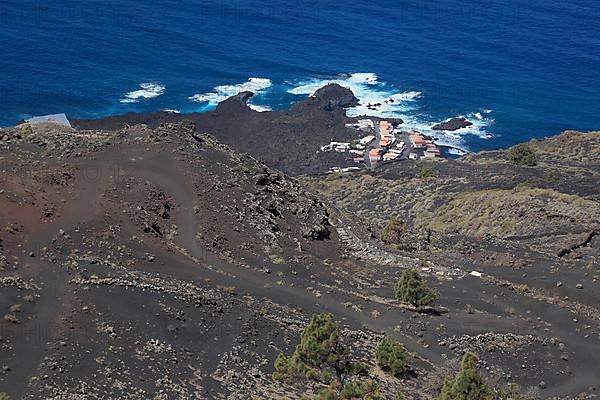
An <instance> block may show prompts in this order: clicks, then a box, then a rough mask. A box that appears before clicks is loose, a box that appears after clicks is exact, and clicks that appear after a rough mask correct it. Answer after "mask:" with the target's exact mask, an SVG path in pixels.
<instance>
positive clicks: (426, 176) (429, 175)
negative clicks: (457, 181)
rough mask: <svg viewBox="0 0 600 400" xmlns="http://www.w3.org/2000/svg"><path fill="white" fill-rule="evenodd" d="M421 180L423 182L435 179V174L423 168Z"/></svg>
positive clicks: (420, 173) (427, 168)
mask: <svg viewBox="0 0 600 400" xmlns="http://www.w3.org/2000/svg"><path fill="white" fill-rule="evenodd" d="M419 178H420V179H423V180H427V179H430V178H435V172H434V171H433V170H432V169H431V168H429V167H422V168H421V170H420V171H419Z"/></svg>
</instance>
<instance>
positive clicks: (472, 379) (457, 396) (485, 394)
mask: <svg viewBox="0 0 600 400" xmlns="http://www.w3.org/2000/svg"><path fill="white" fill-rule="evenodd" d="M477 361H478V359H477V356H476V355H475V354H473V353H466V354H465V355H464V357H463V359H462V362H461V369H460V371H459V372H458V373H457V374H456V376H455V377H454V379H450V378H446V380H445V381H444V386H443V388H442V393H441V394H440V397H439V400H493V399H494V394H493V392H492V390H491V389H490V387H489V386H488V385H487V383H486V382H485V380H484V379H483V378H482V377H481V376H480V375H479V374H478V373H477Z"/></svg>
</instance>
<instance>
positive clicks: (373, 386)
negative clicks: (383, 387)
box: [312, 381, 383, 400]
mask: <svg viewBox="0 0 600 400" xmlns="http://www.w3.org/2000/svg"><path fill="white" fill-rule="evenodd" d="M312 400H383V397H382V396H381V392H380V390H379V385H377V383H375V382H373V381H366V382H350V383H348V384H347V385H346V386H344V388H343V389H342V390H341V391H339V394H338V393H337V390H336V389H335V388H328V389H325V390H322V391H321V392H320V393H319V394H318V395H317V396H315V397H313V398H312Z"/></svg>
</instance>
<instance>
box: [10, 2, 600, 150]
mask: <svg viewBox="0 0 600 400" xmlns="http://www.w3.org/2000/svg"><path fill="white" fill-rule="evenodd" d="M598 21H600V4H599V3H598V2H597V0H573V1H569V2H559V1H557V0H540V1H536V2H531V1H525V0H494V1H456V0H438V1H430V0H410V1H403V0H393V1H392V0H380V1H377V2H375V3H374V2H371V1H366V0H352V1H350V0H339V1H316V0H307V1H300V0H297V1H275V0H265V1H252V0H250V1H231V0H217V1H212V0H177V1H176V0H154V1H150V2H142V1H132V0H118V1H117V0H87V1H82V2H80V1H77V2H76V1H69V0H67V1H56V0H46V1H34V0H0V51H1V53H0V125H2V126H6V125H11V124H13V123H15V122H16V121H17V120H20V119H21V118H26V117H28V116H31V115H43V114H50V113H58V112H65V113H67V114H68V115H69V116H71V117H75V118H93V117H101V116H107V115H113V114H120V113H125V112H129V111H139V112H144V111H156V110H162V109H170V110H177V111H180V112H191V111H202V110H207V109H210V108H211V107H214V106H215V104H216V102H218V101H219V100H221V99H223V98H224V97H226V96H228V95H231V94H235V93H236V92H237V91H239V90H242V89H251V90H254V91H256V92H257V93H258V96H257V98H255V99H254V100H253V106H254V107H255V108H257V109H259V110H266V109H282V108H286V107H288V106H289V105H290V104H292V103H293V102H295V101H298V100H299V99H302V98H304V97H306V96H307V95H309V94H310V93H311V92H312V91H314V90H315V89H316V88H318V87H319V86H320V85H321V84H324V83H325V82H327V81H337V82H340V83H342V84H344V85H346V86H349V87H351V88H352V89H353V90H355V92H357V95H358V97H359V98H360V99H361V101H362V102H363V103H369V102H371V103H378V102H381V101H382V100H389V99H390V98H391V99H393V100H394V102H393V103H392V102H390V103H387V104H385V106H382V107H381V108H380V109H378V110H377V111H376V112H375V113H376V114H379V115H384V116H390V117H392V116H399V117H402V118H404V119H406V120H407V123H408V125H409V126H412V127H415V128H420V129H423V130H427V129H428V127H429V126H431V124H432V123H433V122H438V121H440V120H444V119H446V118H450V117H455V116H466V117H468V118H469V119H470V120H472V121H473V122H475V123H476V124H475V126H474V127H473V128H472V129H467V130H462V131H460V132H455V133H442V134H440V135H441V138H440V139H441V141H442V142H447V143H448V144H453V145H457V146H459V147H461V148H464V149H469V150H473V151H477V150H481V149H493V148H499V147H506V146H509V145H512V144H514V143H517V142H521V141H524V140H527V139H529V138H532V137H543V136H547V135H550V134H555V133H558V132H560V131H562V130H565V129H579V130H591V129H599V128H600V122H599V121H598V120H597V117H598V114H599V112H600V96H599V95H598V93H600V79H599V75H600V73H599V71H600V24H598ZM362 111H364V109H358V110H351V111H350V112H352V113H355V114H360V113H361V112H362Z"/></svg>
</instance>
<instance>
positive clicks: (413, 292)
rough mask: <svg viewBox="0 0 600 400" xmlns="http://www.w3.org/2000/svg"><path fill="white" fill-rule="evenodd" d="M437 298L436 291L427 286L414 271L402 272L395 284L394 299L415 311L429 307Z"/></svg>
mask: <svg viewBox="0 0 600 400" xmlns="http://www.w3.org/2000/svg"><path fill="white" fill-rule="evenodd" d="M438 298H439V294H438V292H437V290H435V289H432V288H430V287H429V286H427V283H426V282H425V281H424V280H423V278H421V276H420V275H419V273H418V272H417V271H416V270H414V269H409V270H407V271H404V272H403V273H402V276H400V279H399V280H398V283H396V299H397V300H398V301H401V302H403V303H409V304H412V305H413V306H414V307H416V308H417V309H422V308H424V307H426V306H428V305H430V304H431V303H433V302H434V301H436V300H437V299H438Z"/></svg>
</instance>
